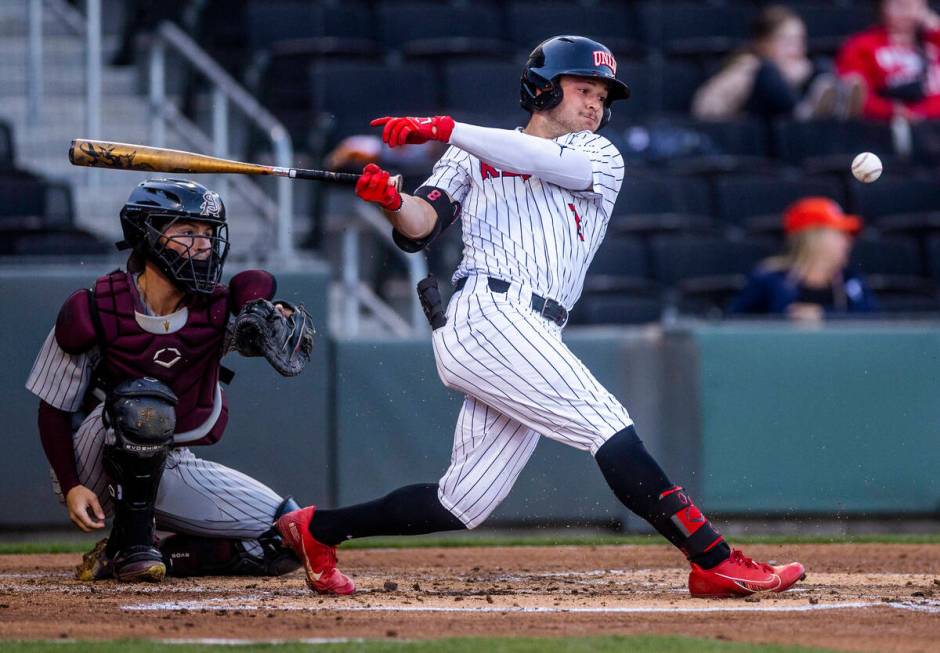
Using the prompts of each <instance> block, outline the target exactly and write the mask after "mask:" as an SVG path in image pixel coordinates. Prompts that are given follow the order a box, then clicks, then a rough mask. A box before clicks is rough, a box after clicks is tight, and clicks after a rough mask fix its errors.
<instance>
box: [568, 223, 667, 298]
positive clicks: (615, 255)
mask: <svg viewBox="0 0 940 653" xmlns="http://www.w3.org/2000/svg"><path fill="white" fill-rule="evenodd" d="M654 286H655V284H653V283H652V281H651V280H650V270H649V262H648V260H647V252H646V247H645V245H644V243H643V241H642V240H641V239H639V238H634V237H630V236H617V235H614V234H612V235H610V236H608V237H607V238H605V239H604V242H602V243H601V246H600V248H599V249H598V250H597V253H596V254H595V255H594V260H593V261H592V262H591V266H590V267H589V268H588V273H587V277H586V278H585V280H584V289H585V291H591V292H627V291H643V292H650V291H652V290H653V289H654Z"/></svg>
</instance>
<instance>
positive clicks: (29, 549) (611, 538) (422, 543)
mask: <svg viewBox="0 0 940 653" xmlns="http://www.w3.org/2000/svg"><path fill="white" fill-rule="evenodd" d="M729 539H730V540H731V541H732V542H733V543H734V544H735V545H742V546H746V545H748V544H777V545H783V544H787V545H799V544H940V533H926V534H904V535H891V534H884V535H740V536H735V537H731V538H729ZM653 544H666V541H665V540H664V539H663V538H661V537H660V536H658V535H614V534H611V535H573V536H565V535H563V534H546V535H525V536H514V535H513V534H512V533H506V534H505V535H499V534H492V535H490V534H486V535H474V534H472V533H469V534H459V535H445V536H442V535H421V536H414V537H370V538H367V539H363V540H353V541H351V542H346V543H345V544H343V547H342V548H343V549H344V550H348V549H418V548H428V547H443V548H454V547H490V546H625V545H653ZM92 546H94V542H91V541H90V540H89V541H88V542H76V541H55V540H42V541H36V542H0V555H18V554H44V553H84V552H85V551H88V550H89V549H91V547H92Z"/></svg>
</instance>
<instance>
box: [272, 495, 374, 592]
mask: <svg viewBox="0 0 940 653" xmlns="http://www.w3.org/2000/svg"><path fill="white" fill-rule="evenodd" d="M316 511H317V507H316V506H310V507H308V508H303V509H301V510H295V511H294V512H289V513H287V514H286V515H284V516H283V517H281V518H280V519H278V520H277V524H276V525H277V530H278V532H280V534H281V536H282V537H283V538H284V543H285V544H286V545H287V546H289V547H290V548H291V549H293V550H294V553H296V554H297V557H298V558H300V559H301V560H302V561H303V563H304V569H305V570H306V572H307V587H309V588H310V589H312V590H313V591H315V592H318V593H319V594H352V593H353V592H355V591H356V584H355V583H354V582H353V581H352V579H351V578H349V577H348V576H346V575H345V574H343V573H342V572H341V571H340V570H339V569H337V568H336V547H335V546H327V545H325V544H321V543H320V542H317V541H316V540H315V539H313V535H311V534H310V522H311V521H312V520H313V514H314V513H315V512H316Z"/></svg>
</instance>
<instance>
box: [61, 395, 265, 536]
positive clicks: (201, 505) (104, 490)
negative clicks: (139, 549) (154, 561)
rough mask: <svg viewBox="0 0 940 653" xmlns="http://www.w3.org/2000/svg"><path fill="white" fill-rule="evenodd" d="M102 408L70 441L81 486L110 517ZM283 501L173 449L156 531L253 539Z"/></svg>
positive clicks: (238, 476) (234, 474) (106, 433)
mask: <svg viewBox="0 0 940 653" xmlns="http://www.w3.org/2000/svg"><path fill="white" fill-rule="evenodd" d="M102 408H103V404H99V405H98V406H97V407H96V408H95V409H94V410H93V411H92V412H91V413H90V414H89V415H88V417H86V418H85V420H84V421H83V422H82V424H81V426H80V427H79V428H78V430H77V431H76V432H75V434H74V435H73V436H72V440H73V442H74V443H75V463H76V466H77V468H78V478H79V481H80V482H81V483H82V485H84V486H86V487H87V488H89V489H90V490H92V491H93V492H94V493H95V494H96V495H97V496H98V500H99V501H100V502H101V508H102V509H103V510H104V511H105V513H106V514H107V515H108V516H111V515H112V513H113V504H112V501H111V497H110V495H109V494H108V477H107V474H106V473H105V469H104V463H103V461H102V453H103V452H104V445H105V444H106V441H107V438H108V437H109V436H110V437H113V434H112V432H111V431H110V430H109V429H107V428H105V426H104V424H103V423H102V421H101V411H102ZM53 479H55V476H54V475H53ZM56 489H58V486H57V484H56ZM282 501H283V499H282V498H281V497H280V496H278V494H277V493H276V492H275V491H274V490H272V489H271V488H269V487H268V486H266V485H264V484H263V483H260V482H258V481H256V480H255V479H253V478H251V477H250V476H247V475H245V474H242V473H241V472H239V471H237V470H234V469H231V468H230V467H226V466H225V465H220V464H219V463H215V462H212V461H209V460H202V459H200V458H197V457H196V456H195V455H194V454H193V453H192V452H191V451H190V450H189V449H188V448H185V447H183V448H176V449H172V450H170V453H169V455H168V456H167V460H166V468H165V469H164V471H163V477H162V478H161V480H160V487H159V488H158V490H157V501H156V509H155V516H156V522H157V529H158V530H163V531H171V532H174V533H188V534H190V535H202V536H205V537H229V538H236V539H252V538H256V537H258V536H259V535H261V534H262V533H264V532H265V531H267V530H268V529H270V528H271V525H272V523H273V521H274V514H275V512H277V509H278V508H279V507H280V505H281V502H282Z"/></svg>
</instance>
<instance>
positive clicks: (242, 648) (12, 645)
mask: <svg viewBox="0 0 940 653" xmlns="http://www.w3.org/2000/svg"><path fill="white" fill-rule="evenodd" d="M3 650H4V651H5V653H79V652H84V651H94V652H95V653H222V652H223V651H234V652H237V653H247V652H248V651H259V652H270V653H434V652H437V651H447V653H479V652H480V651H487V652H488V653H489V652H494V653H614V652H618V653H619V652H621V651H629V652H630V653H834V652H832V650H831V649H822V648H805V647H797V646H777V645H766V644H747V643H740V642H727V641H719V640H714V639H699V638H694V639H693V638H688V637H671V636H650V635H642V636H612V637H578V638H568V639H542V638H521V637H519V638H477V637H467V638H460V639H441V640H429V641H394V640H382V641H376V640H364V641H355V642H343V643H324V644H305V643H301V642H285V643H282V644H237V645H231V644H225V645H210V644H192V643H165V642H155V641H149V640H114V641H104V642H102V641H95V642H70V641H37V642H24V641H12V642H11V641H7V642H3Z"/></svg>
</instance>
